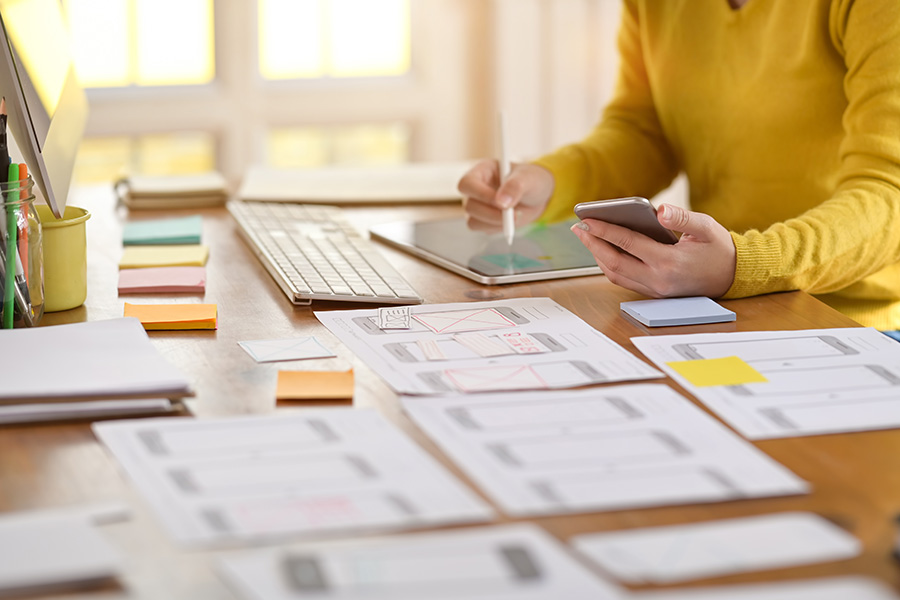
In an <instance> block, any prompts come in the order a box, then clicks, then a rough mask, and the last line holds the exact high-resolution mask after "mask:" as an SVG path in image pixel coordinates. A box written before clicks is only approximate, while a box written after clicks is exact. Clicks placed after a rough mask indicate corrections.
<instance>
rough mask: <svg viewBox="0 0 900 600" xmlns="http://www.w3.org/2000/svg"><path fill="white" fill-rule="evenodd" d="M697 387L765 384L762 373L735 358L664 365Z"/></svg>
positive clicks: (708, 359)
mask: <svg viewBox="0 0 900 600" xmlns="http://www.w3.org/2000/svg"><path fill="white" fill-rule="evenodd" d="M666 364H667V365H669V366H670V367H672V368H673V369H675V371H676V372H677V373H678V374H679V375H681V376H682V377H684V378H685V379H687V380H688V381H689V382H690V383H691V385H695V386H697V387H711V386H714V385H744V384H745V383H766V382H768V379H766V378H765V377H763V376H762V373H760V372H759V371H757V370H756V369H754V368H753V367H751V366H750V365H748V364H747V363H745V362H744V361H743V360H741V359H740V358H739V357H737V356H726V357H724V358H707V359H703V360H682V361H677V362H670V363H666Z"/></svg>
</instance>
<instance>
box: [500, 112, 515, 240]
mask: <svg viewBox="0 0 900 600" xmlns="http://www.w3.org/2000/svg"><path fill="white" fill-rule="evenodd" d="M498 117H499V119H498V121H499V122H498V125H499V134H500V185H501V186H502V185H503V182H505V181H506V180H507V178H508V177H509V172H510V165H509V154H508V153H507V146H508V144H507V141H506V115H505V114H504V113H503V111H502V110H501V111H500V114H499V115H498ZM503 237H505V238H506V245H507V246H512V243H513V239H515V237H516V212H515V209H514V208H513V207H512V206H509V207H507V208H504V209H503Z"/></svg>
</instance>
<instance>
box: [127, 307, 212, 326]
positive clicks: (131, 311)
mask: <svg viewBox="0 0 900 600" xmlns="http://www.w3.org/2000/svg"><path fill="white" fill-rule="evenodd" d="M216 315H217V308H216V305H215V304H129V303H127V302H126V303H125V316H126V317H135V318H136V319H138V320H139V321H140V322H141V324H142V325H143V326H144V329H146V330H148V331H152V330H160V329H166V330H172V329H215V328H216Z"/></svg>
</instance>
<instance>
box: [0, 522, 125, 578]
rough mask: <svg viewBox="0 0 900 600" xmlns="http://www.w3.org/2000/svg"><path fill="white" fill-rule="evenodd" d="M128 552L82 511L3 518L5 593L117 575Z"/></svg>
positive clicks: (0, 562)
mask: <svg viewBox="0 0 900 600" xmlns="http://www.w3.org/2000/svg"><path fill="white" fill-rule="evenodd" d="M122 563H123V560H122V556H121V554H120V553H119V551H118V550H116V549H115V548H114V547H113V546H111V545H110V544H109V542H107V541H106V540H105V539H104V538H103V537H102V536H101V535H100V533H99V532H98V531H97V530H96V528H95V527H94V526H93V525H91V523H90V522H89V521H88V520H87V519H86V518H84V517H83V516H81V515H78V514H76V513H72V514H66V513H64V512H62V511H58V510H53V511H47V512H43V511H35V512H31V511H29V512H23V513H7V514H4V515H3V516H2V517H0V595H6V594H8V593H26V592H29V591H37V590H43V589H51V588H58V587H61V586H66V585H76V584H77V585H84V584H85V583H89V582H95V581H99V580H103V579H106V578H109V577H114V576H116V575H117V574H118V573H119V572H120V570H121V569H122Z"/></svg>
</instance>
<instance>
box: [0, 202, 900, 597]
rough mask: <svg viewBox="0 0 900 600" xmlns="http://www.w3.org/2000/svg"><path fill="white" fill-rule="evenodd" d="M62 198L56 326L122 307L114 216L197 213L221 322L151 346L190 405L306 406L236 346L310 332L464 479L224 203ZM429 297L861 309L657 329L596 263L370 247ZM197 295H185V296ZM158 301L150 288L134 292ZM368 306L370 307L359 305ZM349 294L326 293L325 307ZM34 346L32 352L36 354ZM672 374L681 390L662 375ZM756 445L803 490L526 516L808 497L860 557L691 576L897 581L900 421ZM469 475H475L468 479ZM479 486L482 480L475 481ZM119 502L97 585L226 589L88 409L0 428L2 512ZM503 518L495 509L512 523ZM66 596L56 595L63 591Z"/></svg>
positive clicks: (788, 504) (157, 336) (382, 215)
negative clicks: (511, 264)
mask: <svg viewBox="0 0 900 600" xmlns="http://www.w3.org/2000/svg"><path fill="white" fill-rule="evenodd" d="M70 203H71V204H74V205H77V206H83V207H85V208H88V209H89V210H90V211H91V212H92V217H91V219H90V221H89V222H88V254H89V256H88V264H89V268H88V298H87V302H86V303H85V305H84V306H82V307H80V308H77V309H74V310H71V311H67V312H62V313H53V314H48V315H46V316H45V317H44V320H43V324H46V325H51V324H60V323H70V322H78V321H85V320H92V321H93V320H99V319H107V318H115V317H120V316H122V310H123V302H124V300H123V299H121V298H119V297H118V296H117V293H116V284H117V277H118V275H117V263H118V260H119V256H120V254H121V228H122V224H123V223H124V222H125V221H126V220H136V219H141V218H159V217H163V216H182V215H187V214H197V213H199V214H202V215H203V217H204V242H205V243H207V244H208V245H209V246H210V251H211V253H210V259H209V264H208V267H207V268H208V284H207V291H206V296H205V301H206V302H215V303H218V307H219V329H218V330H217V331H212V332H210V331H185V332H152V333H150V337H151V338H152V339H153V343H154V345H155V346H156V347H157V349H159V350H160V351H161V352H162V353H163V354H164V355H165V356H166V357H167V358H168V359H169V360H170V361H172V362H173V363H176V364H178V365H179V366H180V367H181V368H182V369H183V370H184V372H185V373H187V374H188V375H189V376H190V377H191V378H192V380H193V384H194V387H195V390H196V392H197V397H196V399H195V400H194V401H192V408H193V409H194V412H195V413H196V414H197V415H198V416H201V417H207V416H216V415H237V414H249V413H267V412H271V411H276V410H277V411H290V410H296V409H297V408H298V407H300V406H301V405H299V404H279V405H278V406H276V405H275V401H274V394H275V376H276V372H277V370H278V366H277V364H276V365H266V364H256V363H255V362H254V361H253V360H252V359H250V357H248V356H247V355H246V354H245V353H244V352H243V351H242V350H241V349H240V348H239V347H238V345H237V342H238V341H240V340H248V339H271V338H279V337H292V336H301V335H315V336H318V337H319V338H320V339H322V340H323V342H324V343H326V344H327V345H328V346H329V347H330V348H332V349H334V350H335V351H336V352H337V353H338V355H339V358H338V359H323V360H320V361H309V362H306V363H304V367H305V368H310V369H315V368H319V367H320V368H323V369H335V368H338V367H337V366H336V362H335V361H345V363H349V364H352V366H353V368H354V369H355V372H356V375H357V377H356V391H355V399H354V404H355V405H356V406H375V407H377V408H378V409H379V410H380V411H381V412H382V413H383V414H385V415H386V416H387V417H388V418H389V419H390V420H392V421H393V422H394V423H396V424H398V425H399V426H400V427H401V428H402V429H403V430H404V431H405V432H406V433H407V434H408V435H409V436H410V437H412V438H413V439H414V440H416V441H417V442H418V443H419V444H421V445H422V446H423V447H424V448H426V449H427V450H428V451H429V452H431V453H432V454H433V455H435V456H436V457H438V459H439V460H440V461H441V462H442V463H443V464H444V465H446V466H447V467H448V468H449V469H450V470H451V471H452V472H453V473H455V474H456V475H457V476H459V477H460V478H462V479H463V480H466V478H465V477H464V476H463V475H462V473H461V472H460V471H459V469H457V468H456V467H455V466H454V465H453V464H452V463H450V462H449V461H448V460H447V459H446V458H445V457H444V456H443V455H442V454H441V452H440V451H438V450H437V448H436V447H435V445H434V444H433V443H432V442H431V441H430V440H429V439H428V438H426V437H425V436H424V435H423V434H422V433H421V432H420V431H419V430H418V429H417V428H416V427H414V426H413V425H412V424H411V422H410V421H409V420H408V419H407V418H406V417H405V416H404V415H403V414H402V413H401V412H400V408H399V404H398V402H397V400H396V396H395V395H394V393H393V392H392V391H391V390H390V389H389V388H388V387H387V386H386V385H385V384H384V383H383V382H382V381H381V380H380V379H379V378H378V377H377V376H376V375H375V373H373V372H372V371H371V370H370V369H369V368H368V367H366V365H365V364H364V363H362V362H361V361H359V360H358V359H357V358H356V357H355V356H354V355H353V354H352V353H351V352H350V351H349V350H347V349H346V348H345V347H344V346H343V345H342V344H340V343H339V342H338V341H337V339H335V338H334V336H332V335H331V333H330V332H328V331H327V330H326V329H325V328H324V327H323V326H322V325H320V324H319V322H318V321H317V320H316V318H315V317H314V316H313V314H312V311H313V308H311V307H295V306H292V305H291V304H290V303H289V302H288V300H287V298H286V297H285V296H284V294H283V293H282V292H281V290H280V289H279V288H278V287H277V285H276V284H275V283H274V281H272V280H271V279H270V277H269V276H268V274H267V273H266V272H265V271H264V269H263V268H262V267H261V265H260V264H259V263H258V261H257V260H256V258H255V257H254V256H253V254H252V253H251V251H250V250H249V249H248V247H247V246H246V245H245V244H244V242H243V241H242V240H241V239H240V238H239V236H238V233H237V230H236V226H235V224H234V222H233V221H232V219H231V217H230V216H229V215H228V214H227V213H226V211H225V210H224V209H204V210H191V211H187V210H185V211H166V212H164V213H163V212H160V213H156V212H147V211H144V212H135V213H132V214H131V215H129V214H128V213H127V211H125V210H124V209H122V208H119V209H115V208H114V204H113V199H112V193H111V190H108V189H106V188H88V189H81V190H77V191H76V193H75V195H74V197H73V198H72V200H70ZM345 210H346V211H347V214H348V216H350V218H351V220H354V221H356V222H358V223H360V225H361V227H362V226H368V225H371V224H374V223H379V222H387V221H391V220H397V219H404V218H420V219H421V218H435V217H441V216H449V215H455V214H458V213H459V212H460V208H459V207H458V206H455V205H441V206H435V205H432V206H422V207H366V208H347V209H345ZM379 248H380V249H381V250H382V253H383V254H384V255H385V256H386V257H387V258H388V259H389V260H390V261H391V262H393V263H394V265H395V266H397V267H398V268H399V269H400V271H401V272H403V273H404V274H405V275H406V277H407V278H408V279H409V280H410V282H411V283H412V284H413V285H414V286H415V287H416V288H417V290H418V291H419V292H420V293H421V294H422V295H423V296H424V297H425V299H426V302H428V303H439V302H463V301H472V300H494V299H500V298H513V297H522V296H535V297H537V296H547V297H550V298H553V299H554V300H556V301H557V302H558V303H559V304H561V305H563V306H565V307H566V308H568V309H569V310H571V311H572V312H574V313H575V314H577V315H578V316H579V317H581V318H582V319H584V320H585V321H586V322H587V323H589V324H590V325H592V326H593V327H595V328H597V329H598V330H600V331H602V332H603V333H605V334H607V335H608V336H610V337H611V338H612V339H614V340H615V341H617V342H618V343H620V344H622V345H623V346H624V347H625V348H627V349H628V350H630V351H632V352H634V353H635V354H637V355H638V356H642V355H640V353H638V352H637V351H636V350H635V348H634V346H633V345H632V344H631V343H630V342H629V338H630V337H632V336H637V335H648V334H650V335H652V334H658V333H665V334H671V333H696V332H714V331H752V330H760V329H786V330H787V329H807V328H825V327H852V326H856V323H855V322H854V321H851V320H850V319H848V318H846V317H844V316H843V315H841V314H839V313H837V312H835V311H834V310H832V309H830V308H829V307H827V306H825V305H824V304H822V303H820V302H818V301H817V300H815V299H814V298H812V297H810V296H809V295H807V294H805V293H802V292H792V293H785V294H775V295H770V296H762V297H757V298H748V299H744V300H735V301H729V302H723V304H724V305H725V306H727V307H728V308H730V309H731V310H734V311H735V312H736V313H737V315H738V318H737V321H736V322H733V323H723V324H717V325H703V326H692V327H678V328H666V329H665V330H664V331H662V332H660V331H659V330H650V329H647V328H644V327H643V326H641V325H639V324H637V323H635V322H633V321H630V320H627V319H625V318H623V317H622V316H620V313H619V303H620V302H622V301H624V300H634V299H637V298H638V296H637V295H636V294H633V293H631V292H628V291H625V290H623V289H621V288H617V287H616V286H614V285H612V284H610V283H609V282H608V281H607V280H606V279H605V278H603V277H596V276H595V277H584V278H576V279H568V280H557V281H550V282H538V283H525V284H516V285H509V286H481V285H479V284H476V283H474V282H472V281H469V280H467V279H464V278H462V277H459V276H457V275H454V274H451V273H449V272H446V271H444V270H442V269H439V268H437V267H434V266H432V265H430V264H427V263H424V262H422V261H420V260H418V259H416V258H413V257H411V256H408V255H406V254H403V253H401V252H398V251H395V250H393V249H390V248H388V247H385V246H379ZM192 298H193V297H192ZM130 299H134V300H135V301H137V302H153V301H155V300H156V299H158V297H157V298H156V299H155V298H154V297H151V296H146V297H142V296H131V297H130ZM363 306H364V305H363ZM354 307H356V306H353V305H350V306H348V305H346V304H343V303H340V304H339V303H326V304H320V305H317V306H315V309H316V310H320V309H332V308H333V309H338V310H339V309H345V308H354ZM39 358H40V357H35V360H39ZM666 381H667V383H669V385H672V386H673V387H675V388H676V389H679V391H681V392H682V393H684V391H683V390H681V389H680V388H678V386H677V385H676V384H675V383H674V382H673V381H671V380H666ZM755 445H756V446H758V447H759V448H760V449H762V450H763V451H764V452H766V453H768V454H769V455H770V456H772V457H773V458H774V459H776V460H777V461H779V462H780V463H782V464H783V465H785V466H786V467H787V468H789V469H790V470H791V471H793V472H794V473H796V474H797V475H798V476H800V477H801V478H803V479H805V480H807V481H809V482H810V483H811V484H812V489H813V491H812V493H811V494H809V495H806V496H798V497H786V498H770V499H756V500H742V501H735V502H725V503H719V504H704V505H691V506H676V507H666V508H649V509H640V510H624V511H614V512H604V513H594V514H587V515H576V516H559V517H548V518H540V519H534V521H535V522H537V523H539V524H540V525H541V526H543V527H544V528H546V529H547V530H548V531H549V532H551V533H552V534H554V535H555V536H557V537H558V538H560V539H563V540H565V539H568V538H569V537H570V536H572V535H574V534H576V533H584V532H594V531H605V530H616V529H627V528H633V527H643V526H653V525H669V524H676V523H685V522H693V521H701V520H710V519H717V518H730V517H740V516H750V515H757V514H765V513H771V512H779V511H788V510H807V511H813V512H816V513H818V514H820V515H823V516H825V517H827V518H829V519H832V520H833V521H835V522H837V523H839V524H840V525H842V526H843V527H845V528H846V529H848V530H849V531H851V532H852V533H853V534H854V535H856V536H857V537H858V538H859V539H860V540H861V541H862V543H863V545H864V551H863V554H862V556H860V557H858V558H856V559H853V560H849V561H844V562H839V563H828V564H824V565H812V566H807V567H798V568H791V569H782V570H776V571H766V572H763V573H749V574H743V575H738V576H730V577H720V578H717V579H713V580H708V581H703V582H698V584H707V583H717V584H719V583H720V584H725V583H733V582H746V581H762V580H773V581H774V580H785V579H800V578H809V577H817V576H826V575H837V574H857V575H868V576H872V577H875V578H878V579H880V580H882V581H884V582H886V583H887V584H889V585H891V586H892V587H893V588H895V589H900V570H898V567H897V565H896V564H895V563H894V561H893V560H892V559H891V558H890V548H891V545H892V542H893V539H894V535H895V533H894V525H893V517H894V515H895V514H897V513H898V512H900V430H894V431H876V432H866V433H854V434H843V435H828V436H816V437H803V438H794V439H781V440H769V441H763V442H756V443H755ZM473 487H474V486H473ZM476 489H477V488H476ZM104 500H124V501H125V502H127V503H128V504H130V505H131V506H132V507H133V509H134V512H135V516H134V518H132V519H131V520H130V521H128V522H125V523H120V524H115V525H107V526H104V528H103V530H104V533H105V534H107V535H108V536H109V538H110V539H111V540H112V541H113V543H115V544H116V545H117V546H118V547H120V548H121V549H123V550H124V551H125V552H126V553H127V555H128V557H129V560H128V565H127V570H126V573H125V576H124V577H123V578H122V579H121V582H120V583H121V586H120V585H118V584H109V585H108V586H106V587H105V588H102V589H101V590H99V591H97V592H96V593H80V594H78V595H77V596H76V595H74V594H73V595H72V596H71V597H78V598H90V597H102V598H104V599H110V598H120V597H122V598H124V597H128V598H148V599H149V598H170V599H175V598H191V599H193V600H201V599H207V598H233V597H234V596H233V595H232V594H231V592H230V591H229V590H228V589H227V588H225V586H224V585H223V584H222V583H221V582H220V581H219V579H218V578H217V577H216V575H215V574H214V572H213V570H212V568H211V560H210V558H211V556H212V555H214V554H215V553H211V552H207V553H203V552H188V551H184V550H182V549H180V548H178V547H176V546H175V545H174V544H173V543H172V542H171V541H170V540H169V539H168V537H167V536H166V535H165V533H164V532H163V531H162V529H161V528H160V527H159V526H158V524H157V522H156V521H155V519H154V517H153V515H152V514H150V512H149V510H148V509H147V507H146V506H145V505H144V504H143V502H142V501H141V499H140V498H139V496H138V494H137V493H136V492H135V491H134V490H133V489H132V488H131V487H130V485H129V484H128V483H127V482H126V480H125V478H124V476H123V474H122V473H120V471H119V470H118V469H117V466H116V464H115V462H114V461H113V459H112V458H111V457H110V456H109V455H108V454H107V453H106V452H105V451H104V449H103V448H102V447H101V446H100V444H99V443H98V442H97V440H96V439H95V438H94V436H93V434H92V433H91V430H90V426H89V424H87V423H64V424H53V425H33V426H16V427H5V428H0V511H12V510H25V509H35V508H48V507H59V506H66V505H70V504H78V503H83V502H91V501H104ZM508 520H509V519H506V518H504V517H501V518H500V521H508ZM64 597H65V595H64Z"/></svg>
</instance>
